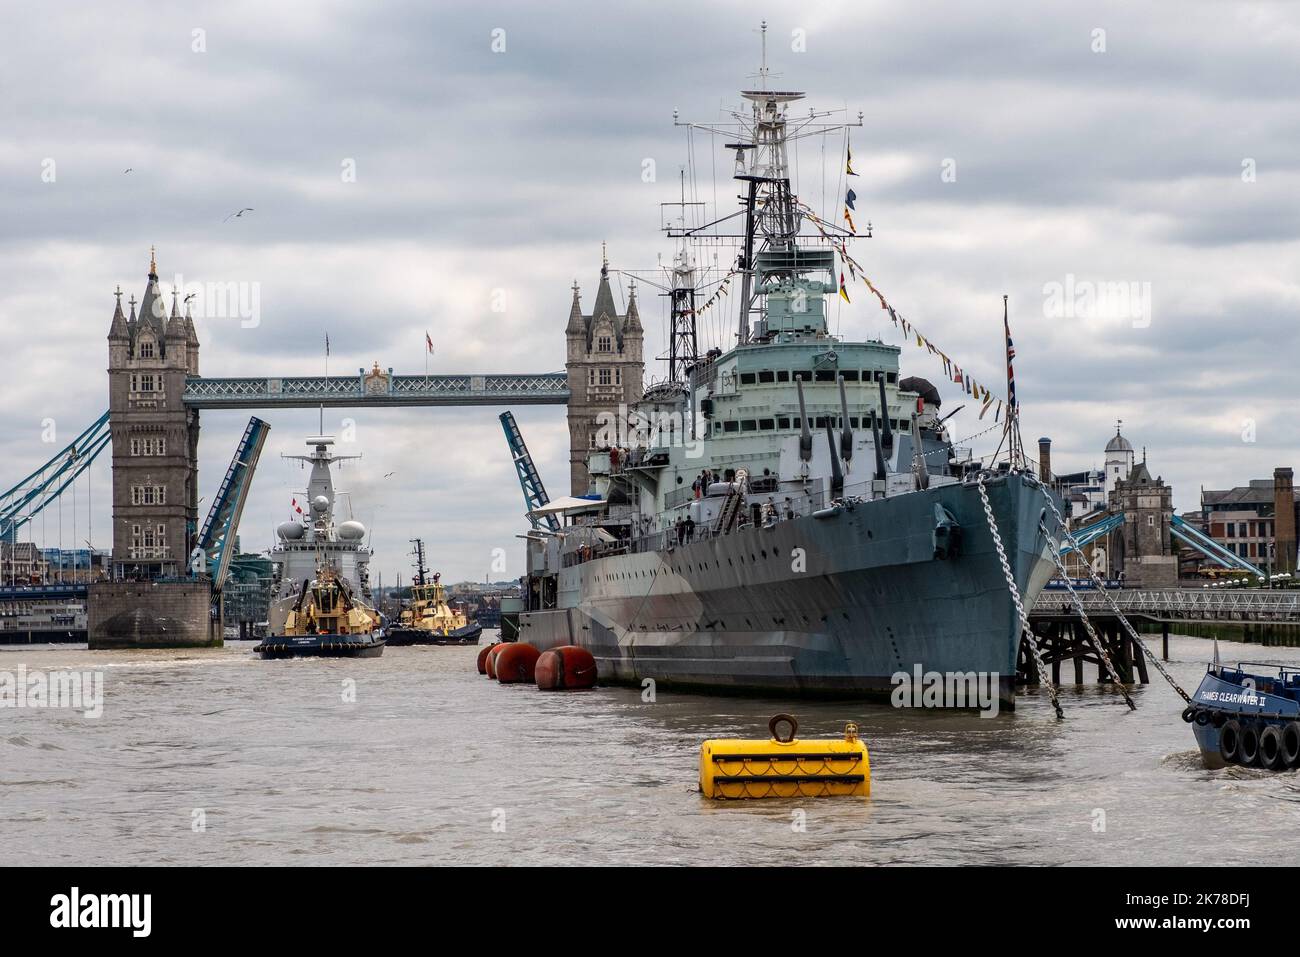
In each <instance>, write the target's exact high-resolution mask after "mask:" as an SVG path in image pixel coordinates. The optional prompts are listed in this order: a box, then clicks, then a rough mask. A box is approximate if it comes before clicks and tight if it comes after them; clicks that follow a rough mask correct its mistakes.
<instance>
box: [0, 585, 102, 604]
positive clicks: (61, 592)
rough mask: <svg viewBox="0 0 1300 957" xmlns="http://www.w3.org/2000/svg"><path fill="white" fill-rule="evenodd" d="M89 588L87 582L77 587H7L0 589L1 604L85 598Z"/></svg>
mask: <svg viewBox="0 0 1300 957" xmlns="http://www.w3.org/2000/svg"><path fill="white" fill-rule="evenodd" d="M88 588H89V586H88V585H87V584H86V583H85V582H81V583H80V584H76V585H17V586H13V585H5V586H3V587H0V602H10V601H44V600H48V599H53V598H85V597H86V592H87V590H88Z"/></svg>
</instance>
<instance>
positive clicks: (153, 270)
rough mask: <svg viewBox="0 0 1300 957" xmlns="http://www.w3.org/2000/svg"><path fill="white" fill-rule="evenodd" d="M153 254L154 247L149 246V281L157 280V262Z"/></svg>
mask: <svg viewBox="0 0 1300 957" xmlns="http://www.w3.org/2000/svg"><path fill="white" fill-rule="evenodd" d="M154 252H155V251H154V247H152V246H150V247H149V278H150V279H157V278H158V261H157V256H156V255H155V254H154Z"/></svg>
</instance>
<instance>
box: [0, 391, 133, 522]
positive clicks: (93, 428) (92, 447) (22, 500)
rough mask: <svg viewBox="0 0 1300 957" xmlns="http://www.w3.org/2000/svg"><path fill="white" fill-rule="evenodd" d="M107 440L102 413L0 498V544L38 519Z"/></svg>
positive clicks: (96, 454) (109, 436)
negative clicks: (34, 519) (36, 517)
mask: <svg viewBox="0 0 1300 957" xmlns="http://www.w3.org/2000/svg"><path fill="white" fill-rule="evenodd" d="M111 440H112V432H111V431H110V429H109V426H108V413H107V412H105V413H104V414H103V415H101V416H100V417H99V418H98V419H96V420H95V421H94V422H93V423H92V424H91V425H90V426H89V427H88V428H87V429H86V430H85V431H84V432H82V433H81V434H80V435H78V436H77V437H76V438H75V439H73V440H72V441H71V442H69V443H68V444H67V445H66V446H64V447H63V448H62V449H61V450H60V451H59V452H58V454H56V455H55V456H54V457H53V458H51V459H50V460H49V461H48V462H46V463H45V464H44V465H42V466H41V467H40V468H38V469H37V470H36V471H35V472H33V473H32V474H31V475H28V476H27V477H26V478H24V479H23V480H22V481H21V482H19V483H18V484H17V485H15V486H14V487H13V488H11V489H9V490H8V491H6V492H4V493H3V494H0V541H13V540H14V536H15V534H16V533H17V531H18V529H20V528H22V527H23V526H24V525H26V524H27V523H28V522H30V521H31V520H32V518H33V517H35V516H36V515H39V514H40V512H41V510H42V509H44V508H45V507H46V506H47V505H49V504H50V503H51V502H53V501H54V500H55V499H57V498H58V497H59V495H60V494H61V493H62V492H63V490H64V489H66V488H67V487H68V486H69V485H71V484H72V482H73V481H74V480H75V479H76V478H77V477H78V476H79V475H81V473H82V472H84V471H85V470H86V469H88V468H90V465H91V463H92V462H94V461H95V458H96V457H97V456H98V455H99V453H100V452H102V451H104V449H105V447H106V446H107V445H108V444H109V442H110V441H111Z"/></svg>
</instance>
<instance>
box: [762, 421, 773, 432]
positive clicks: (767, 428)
mask: <svg viewBox="0 0 1300 957" xmlns="http://www.w3.org/2000/svg"><path fill="white" fill-rule="evenodd" d="M758 427H759V429H761V430H762V431H764V432H771V431H772V430H773V429H774V428H776V420H775V419H759V420H758Z"/></svg>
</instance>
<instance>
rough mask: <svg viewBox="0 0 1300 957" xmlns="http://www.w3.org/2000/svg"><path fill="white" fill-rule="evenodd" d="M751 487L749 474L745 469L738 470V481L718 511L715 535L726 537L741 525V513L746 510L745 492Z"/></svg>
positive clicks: (714, 527) (714, 526) (734, 483)
mask: <svg viewBox="0 0 1300 957" xmlns="http://www.w3.org/2000/svg"><path fill="white" fill-rule="evenodd" d="M748 485H749V473H748V472H747V471H745V469H737V470H736V481H735V482H733V483H732V485H731V491H730V492H728V493H727V499H726V501H724V502H723V503H722V508H721V509H719V510H718V519H717V521H716V522H714V524H713V534H715V535H725V534H727V533H728V532H730V531H731V530H732V529H734V528H735V527H736V526H737V525H738V524H740V516H741V512H742V511H743V510H744V508H745V492H746V490H747V487H748Z"/></svg>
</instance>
